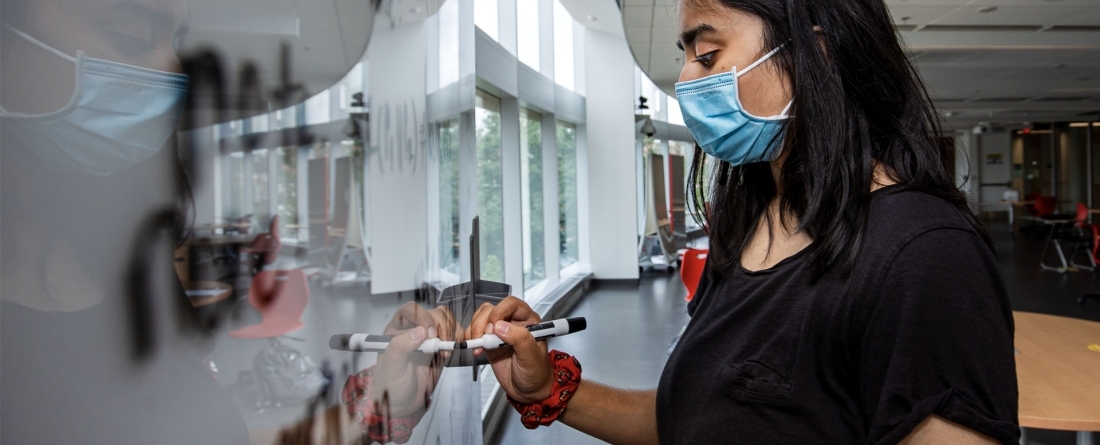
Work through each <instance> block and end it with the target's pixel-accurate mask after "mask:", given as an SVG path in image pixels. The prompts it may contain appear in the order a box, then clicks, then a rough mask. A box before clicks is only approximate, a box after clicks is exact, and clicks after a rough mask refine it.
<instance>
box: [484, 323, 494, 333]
mask: <svg viewBox="0 0 1100 445" xmlns="http://www.w3.org/2000/svg"><path fill="white" fill-rule="evenodd" d="M485 333H486V334H492V333H493V324H492V323H486V324H485Z"/></svg>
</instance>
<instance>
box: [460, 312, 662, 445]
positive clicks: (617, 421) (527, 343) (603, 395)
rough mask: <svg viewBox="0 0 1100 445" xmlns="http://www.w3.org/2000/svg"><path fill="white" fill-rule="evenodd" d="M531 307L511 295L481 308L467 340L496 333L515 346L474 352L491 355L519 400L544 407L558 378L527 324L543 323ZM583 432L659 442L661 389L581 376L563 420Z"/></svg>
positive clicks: (495, 367) (615, 440)
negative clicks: (606, 382)
mask: <svg viewBox="0 0 1100 445" xmlns="http://www.w3.org/2000/svg"><path fill="white" fill-rule="evenodd" d="M540 321H541V319H540V318H539V316H538V314H536V313H535V311H534V310H532V309H531V307H530V306H528V305H527V303H524V302H523V301H522V300H520V299H518V298H515V297H508V298H506V299H504V300H503V301H501V302H500V303H499V304H497V305H496V306H492V305H490V304H484V305H482V306H481V307H480V308H478V310H477V312H476V313H475V314H474V316H473V319H472V321H471V323H470V327H469V328H468V330H467V336H466V338H478V337H481V336H482V335H483V334H496V336H497V337H500V339H501V341H503V342H505V343H507V344H509V345H511V347H510V348H501V349H496V350H492V351H485V350H482V349H481V348H478V349H475V350H474V354H475V355H480V354H486V353H487V354H488V356H489V361H490V363H491V364H492V367H493V373H494V374H496V377H497V381H498V382H500V386H501V388H502V389H504V392H505V393H507V394H508V397H511V398H512V399H513V400H515V401H517V402H520V403H538V402H541V401H543V400H546V399H547V398H548V397H550V394H551V389H552V388H553V383H554V376H553V370H552V369H551V365H550V358H549V355H548V353H547V350H546V342H545V341H535V338H534V337H533V336H532V335H531V333H530V332H529V331H528V330H527V329H524V328H523V327H524V326H527V325H530V324H535V323H538V322H540ZM558 420H559V421H561V422H565V424H567V425H569V426H571V427H573V428H576V429H577V430H579V431H581V432H583V433H585V434H589V435H591V436H594V437H596V438H599V439H602V440H605V441H608V442H611V443H630V444H634V443H657V391H656V390H652V389H651V390H641V391H638V390H625V389H619V388H612V387H610V386H606V385H601V384H599V383H595V382H592V381H591V380H585V379H584V378H583V375H582V378H581V381H580V383H579V384H578V386H577V390H576V392H575V393H574V394H573V396H572V398H570V399H569V402H568V403H567V405H566V409H565V412H564V413H563V414H562V416H561V417H560V418H559V419H558Z"/></svg>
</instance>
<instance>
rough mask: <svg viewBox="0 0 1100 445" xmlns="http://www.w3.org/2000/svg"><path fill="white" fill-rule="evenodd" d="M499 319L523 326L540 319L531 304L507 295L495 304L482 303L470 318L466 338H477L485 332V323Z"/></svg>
mask: <svg viewBox="0 0 1100 445" xmlns="http://www.w3.org/2000/svg"><path fill="white" fill-rule="evenodd" d="M500 320H505V321H510V322H512V323H517V324H520V325H523V326H527V325H530V324H535V323H538V322H539V321H540V319H539V315H538V314H537V313H535V311H534V310H533V309H531V306H528V305H527V303H526V302H524V301H523V300H520V299H519V298H516V297H514V296H511V295H509V296H508V297H507V298H505V299H503V300H501V302H500V303H497V305H496V306H493V305H491V304H489V303H483V304H482V305H481V306H480V307H478V308H477V311H476V312H474V317H473V319H471V320H470V328H469V329H468V330H467V336H466V338H477V337H480V336H481V335H482V334H485V333H486V332H485V324H486V323H495V322H497V321H500Z"/></svg>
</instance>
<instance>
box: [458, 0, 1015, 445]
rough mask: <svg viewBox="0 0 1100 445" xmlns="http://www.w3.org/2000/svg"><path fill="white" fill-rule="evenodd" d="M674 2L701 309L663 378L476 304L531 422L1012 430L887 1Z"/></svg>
mask: <svg viewBox="0 0 1100 445" xmlns="http://www.w3.org/2000/svg"><path fill="white" fill-rule="evenodd" d="M678 14H679V26H680V44H681V45H682V46H683V49H684V53H685V54H684V55H685V58H684V60H685V64H684V67H683V70H682V72H681V75H680V83H678V84H677V85H676V92H677V99H678V101H679V103H680V107H681V109H682V111H683V114H684V119H685V121H686V122H687V124H688V127H689V128H690V129H691V131H692V134H693V136H694V137H695V139H696V142H697V144H698V145H699V147H700V148H699V149H697V150H696V151H697V156H696V160H697V161H696V166H695V168H694V169H693V170H694V173H693V176H694V179H693V180H694V181H695V183H696V184H700V186H701V187H704V188H705V189H706V190H707V193H706V194H705V196H698V197H697V198H699V199H697V205H698V207H699V208H703V207H704V205H706V206H708V207H709V211H708V214H707V226H708V227H709V234H710V246H711V248H710V254H709V258H708V265H707V272H706V274H705V277H704V279H703V281H702V283H700V286H699V289H698V291H697V294H696V297H695V299H694V300H693V301H692V302H691V304H690V305H689V306H688V308H689V312H690V313H691V314H692V320H691V323H690V324H689V325H688V326H687V329H686V330H685V331H684V333H683V336H682V338H681V339H680V341H679V344H678V345H677V347H676V350H675V351H674V352H673V353H672V354H671V356H670V357H669V360H668V362H667V364H666V366H665V369H664V372H663V374H662V376H661V380H660V383H659V385H658V388H657V389H656V390H649V391H627V390H621V389H616V388H610V387H607V386H603V385H600V384H598V383H594V382H591V381H588V380H584V379H582V378H580V376H579V372H580V369H579V365H578V363H577V362H576V360H574V359H572V358H570V357H568V355H566V354H562V353H552V354H551V355H550V358H551V360H550V361H549V362H548V360H547V351H546V346H545V345H544V344H539V343H536V342H535V341H534V340H533V339H532V338H531V336H530V334H529V333H527V331H526V330H524V329H521V328H517V325H523V324H530V323H533V322H536V321H538V319H539V318H538V316H537V314H535V313H534V312H533V311H532V310H531V309H530V308H529V307H527V306H526V305H525V304H524V303H523V302H521V301H519V300H516V299H509V300H506V301H505V302H502V303H501V304H499V305H498V306H496V307H495V308H494V307H489V306H486V307H483V308H482V309H481V310H480V311H479V313H478V314H476V315H475V317H474V321H473V323H472V325H471V329H470V332H468V336H471V337H476V336H479V335H482V333H483V332H486V331H494V332H495V333H496V334H497V335H498V336H500V337H501V338H502V339H503V340H504V341H506V342H508V343H510V344H513V345H514V347H513V348H511V349H503V350H502V349H498V350H495V351H488V352H489V358H490V359H491V360H492V362H493V369H494V371H495V372H496V374H497V378H498V380H499V381H500V382H501V385H502V386H503V388H504V389H505V391H506V392H507V394H508V395H509V396H510V398H511V399H512V403H513V405H514V406H516V408H517V409H518V410H519V411H520V413H521V415H522V416H523V422H524V424H525V425H527V426H528V427H530V428H534V427H536V426H537V425H546V424H549V423H550V422H553V421H554V420H561V421H563V422H565V423H566V424H569V425H570V426H572V427H574V428H577V429H579V430H581V431H584V432H586V433H589V434H592V435H594V436H596V437H599V438H601V439H604V440H607V441H610V442H614V443H656V442H658V441H660V442H661V443H726V442H737V443H897V442H901V441H911V442H912V443H975V444H976V443H993V442H1002V443H1012V442H1016V441H1017V440H1018V438H1019V434H1020V430H1019V427H1018V425H1017V419H1016V396H1017V392H1016V378H1015V372H1014V369H1015V368H1014V359H1013V353H1012V330H1013V323H1012V314H1011V311H1010V309H1009V306H1008V301H1007V296H1006V294H1005V290H1004V286H1003V284H1002V280H1001V278H1000V276H999V273H998V271H997V269H996V265H995V262H994V259H993V256H992V254H991V249H990V247H989V241H988V237H987V236H986V235H985V234H984V231H983V229H982V228H981V227H980V225H979V224H978V223H977V222H976V221H975V220H974V218H973V216H972V215H971V213H970V210H969V209H968V208H967V205H966V200H965V197H964V195H963V194H962V193H961V192H960V191H959V190H958V189H957V188H956V187H955V183H954V177H953V176H954V174H953V171H949V170H948V169H947V168H945V166H944V163H943V160H944V156H943V152H942V150H943V148H942V147H941V146H940V143H939V140H938V138H939V136H941V135H942V134H943V133H941V129H940V126H939V125H940V124H939V121H938V119H939V118H938V116H937V114H936V112H935V110H934V109H933V107H932V104H931V103H930V101H929V98H928V95H927V93H926V92H925V89H924V87H923V85H922V83H921V81H920V79H919V77H918V75H917V73H916V71H915V69H914V68H913V66H912V65H911V64H910V63H909V61H908V60H907V58H906V55H905V52H904V51H903V50H902V48H901V46H900V45H899V42H898V37H897V34H896V30H895V28H894V26H893V23H892V21H891V20H890V17H889V12H888V10H887V6H886V5H885V4H884V3H883V2H882V0H844V1H827V2H824V1H818V2H814V1H796V2H792V1H784V0H721V1H720V0H682V1H680V2H679V8H678ZM702 152H706V153H707V154H709V155H710V156H711V157H712V158H711V159H710V161H708V162H710V163H711V164H710V168H709V169H703V168H702V167H703V166H702V161H701V159H702V158H703V156H701V155H702ZM704 182H705V184H704ZM689 188H691V189H694V187H689ZM509 322H511V323H509ZM626 322H629V321H626ZM595 341H613V340H612V339H603V340H595ZM654 353H658V352H656V351H655V352H654Z"/></svg>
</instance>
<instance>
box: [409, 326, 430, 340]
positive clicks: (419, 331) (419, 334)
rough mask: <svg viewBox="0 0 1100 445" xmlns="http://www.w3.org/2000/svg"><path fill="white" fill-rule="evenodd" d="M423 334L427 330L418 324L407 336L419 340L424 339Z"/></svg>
mask: <svg viewBox="0 0 1100 445" xmlns="http://www.w3.org/2000/svg"><path fill="white" fill-rule="evenodd" d="M425 334H427V330H426V329H424V327H423V326H420V327H417V328H416V329H413V331H412V334H411V336H410V337H409V338H411V339H412V341H420V340H423V339H424V335H425Z"/></svg>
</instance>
